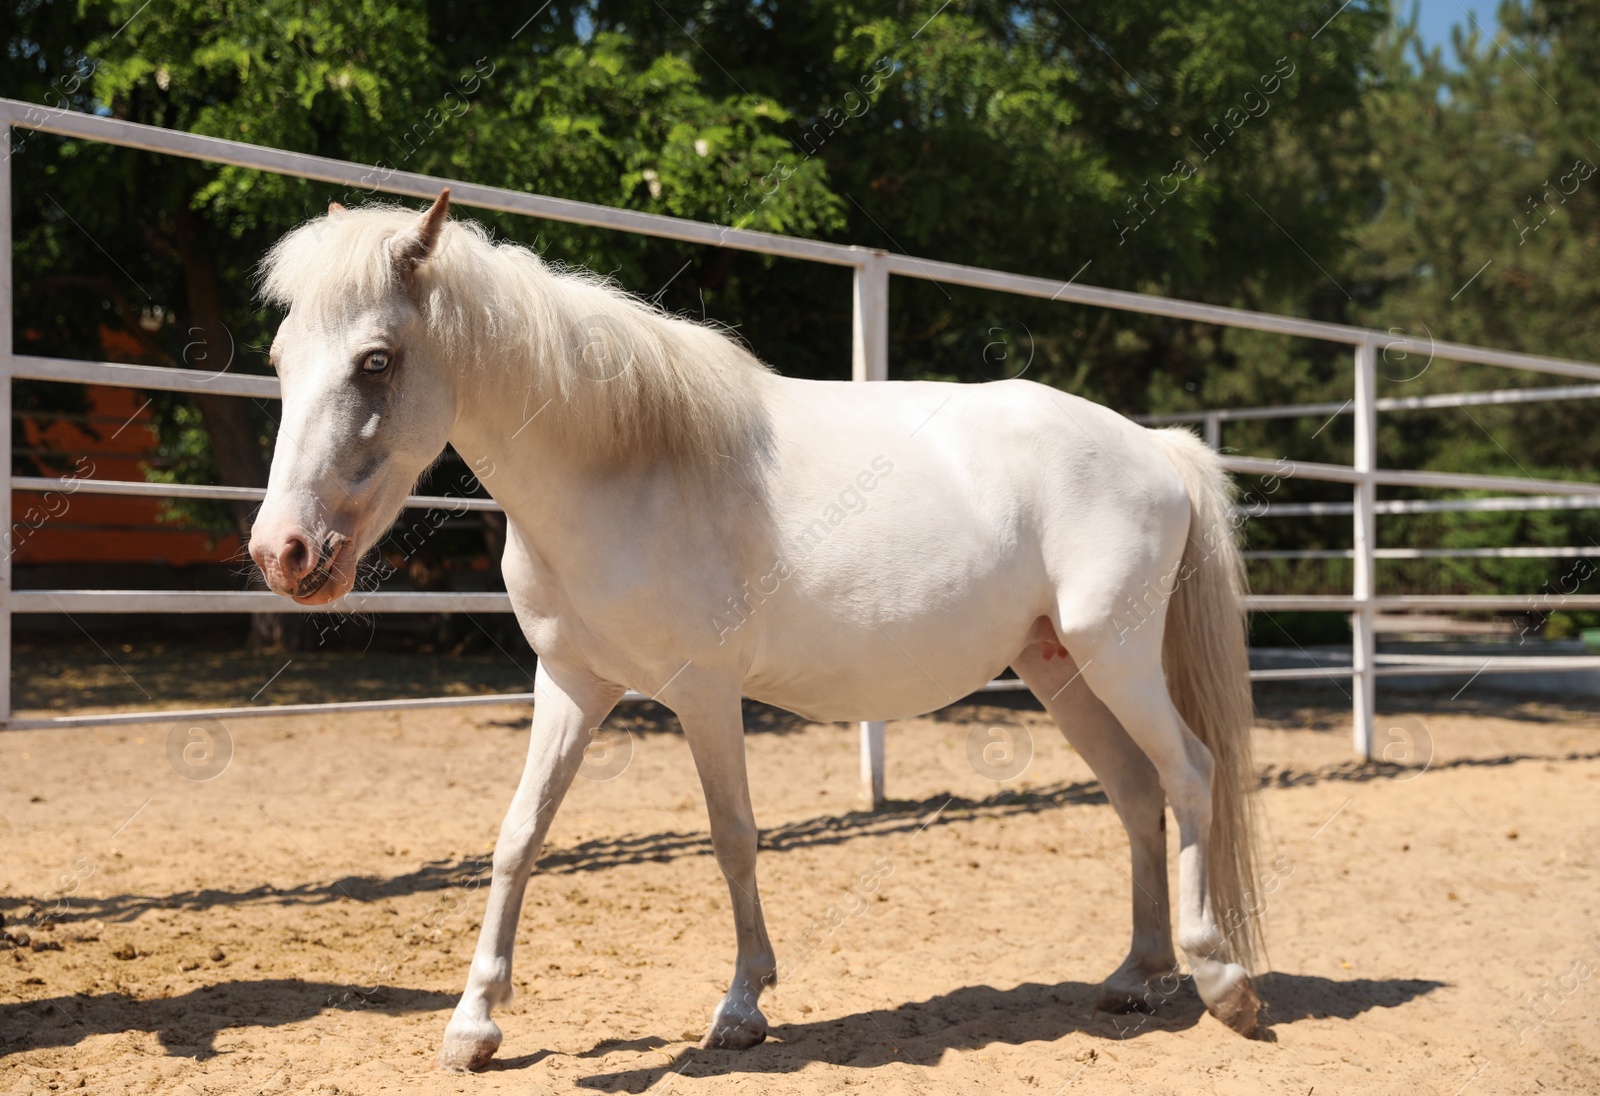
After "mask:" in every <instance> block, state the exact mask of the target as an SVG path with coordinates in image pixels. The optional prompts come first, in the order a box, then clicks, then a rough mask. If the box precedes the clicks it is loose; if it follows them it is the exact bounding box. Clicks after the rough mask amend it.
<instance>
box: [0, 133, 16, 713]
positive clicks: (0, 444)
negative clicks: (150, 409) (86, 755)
mask: <svg viewBox="0 0 1600 1096" xmlns="http://www.w3.org/2000/svg"><path fill="white" fill-rule="evenodd" d="M14 284H15V283H14V282H13V280H12V272H11V127H10V126H9V125H6V124H4V123H0V453H3V454H5V483H4V484H3V485H0V727H4V726H6V725H7V724H9V723H10V722H11V553H12V543H11V538H12V536H13V533H12V524H11V460H12V457H11V368H12V362H11V357H12V354H13V353H14V352H15V350H14V344H13V343H12V341H11V318H12V310H13V309H14V308H15V302H14V301H13V298H12V287H13V285H14Z"/></svg>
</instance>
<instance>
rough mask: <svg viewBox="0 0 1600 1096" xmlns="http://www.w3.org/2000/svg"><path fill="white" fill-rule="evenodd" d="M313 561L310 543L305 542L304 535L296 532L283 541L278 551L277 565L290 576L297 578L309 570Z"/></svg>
mask: <svg viewBox="0 0 1600 1096" xmlns="http://www.w3.org/2000/svg"><path fill="white" fill-rule="evenodd" d="M313 563H314V561H313V560H312V558H311V545H310V544H308V543H306V539H305V538H304V537H302V536H299V535H298V534H296V535H292V536H290V537H289V538H288V539H286V540H285V541H284V544H283V550H282V551H280V552H279V553H278V566H280V567H281V568H283V571H284V573H285V574H287V575H288V576H289V577H290V578H292V579H298V578H299V577H300V576H301V575H303V574H305V573H306V572H307V571H309V570H311V567H312V564H313Z"/></svg>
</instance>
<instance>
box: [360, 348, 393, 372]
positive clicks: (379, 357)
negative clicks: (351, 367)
mask: <svg viewBox="0 0 1600 1096" xmlns="http://www.w3.org/2000/svg"><path fill="white" fill-rule="evenodd" d="M388 370H389V352H388V351H387V350H374V351H373V352H372V353H370V354H368V355H367V356H366V357H365V358H363V359H361V372H363V373H365V374H367V375H368V376H377V375H378V374H379V373H386V372H388Z"/></svg>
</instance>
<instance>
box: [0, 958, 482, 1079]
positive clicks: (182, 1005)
mask: <svg viewBox="0 0 1600 1096" xmlns="http://www.w3.org/2000/svg"><path fill="white" fill-rule="evenodd" d="M455 1003H456V995H455V994H451V993H436V992H434V991H432V990H421V989H403V988H396V987H391V986H379V987H376V988H370V987H369V988H364V989H358V988H357V987H352V986H349V985H339V984H335V983H331V982H302V981H299V980H296V979H289V978H263V979H256V980H253V981H240V982H219V983H216V984H213V985H208V986H201V987H199V988H198V989H193V990H190V991H189V992H188V993H183V994H179V995H178V996H176V997H165V998H159V999H155V1000H141V999H139V998H136V997H131V996H129V995H128V994H125V993H101V994H73V995H70V996H63V997H46V998H43V999H41V1000H35V1001H13V1002H7V1003H4V1004H0V1032H4V1033H5V1034H4V1035H3V1036H0V1058H3V1057H5V1056H6V1055H11V1054H19V1053H22V1052H24V1051H29V1050H41V1049H45V1048H57V1047H71V1046H76V1045H78V1043H80V1042H82V1041H83V1040H84V1039H87V1038H89V1037H90V1036H92V1035H115V1034H119V1033H121V1032H125V1031H150V1032H154V1033H155V1035H156V1038H157V1039H158V1040H160V1042H161V1045H162V1046H163V1047H164V1048H166V1051H167V1053H168V1054H169V1055H173V1056H175V1057H182V1058H194V1059H196V1060H205V1059H207V1058H214V1057H216V1056H217V1054H218V1053H221V1052H220V1051H218V1049H217V1045H216V1040H217V1035H218V1033H220V1032H222V1031H224V1030H226V1029H228V1028H247V1027H279V1026H281V1025H284V1024H295V1023H300V1022H302V1021H305V1020H310V1019H312V1018H313V1017H316V1016H319V1015H322V1014H324V1013H328V1014H329V1018H330V1024H332V1023H338V1022H339V1021H340V1020H341V1019H342V1018H343V1015H344V1014H346V1013H349V1012H356V1011H371V1012H382V1013H386V1014H388V1015H398V1014H400V1013H405V1012H436V1011H439V1010H442V1009H447V1008H453V1007H454V1006H455Z"/></svg>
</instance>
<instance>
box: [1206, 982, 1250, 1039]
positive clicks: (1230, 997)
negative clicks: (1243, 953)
mask: <svg viewBox="0 0 1600 1096" xmlns="http://www.w3.org/2000/svg"><path fill="white" fill-rule="evenodd" d="M1206 1008H1207V1009H1209V1010H1210V1012H1211V1015H1213V1016H1215V1017H1216V1018H1217V1019H1218V1020H1221V1021H1222V1022H1223V1023H1224V1024H1227V1025H1228V1026H1229V1027H1231V1028H1232V1029H1233V1030H1234V1031H1237V1032H1238V1033H1239V1034H1240V1035H1243V1036H1244V1037H1245V1038H1246V1039H1254V1038H1255V1037H1256V1036H1258V1035H1259V1034H1261V1022H1260V1017H1261V999H1260V998H1259V997H1257V996H1256V991H1255V987H1254V986H1252V985H1251V984H1250V978H1249V976H1248V975H1244V974H1242V973H1241V975H1240V977H1238V978H1237V979H1234V980H1232V981H1231V982H1230V984H1228V985H1227V986H1226V987H1224V988H1223V989H1222V990H1221V991H1220V992H1219V993H1217V994H1216V995H1215V996H1214V997H1212V998H1211V999H1209V1000H1207V1001H1206Z"/></svg>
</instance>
